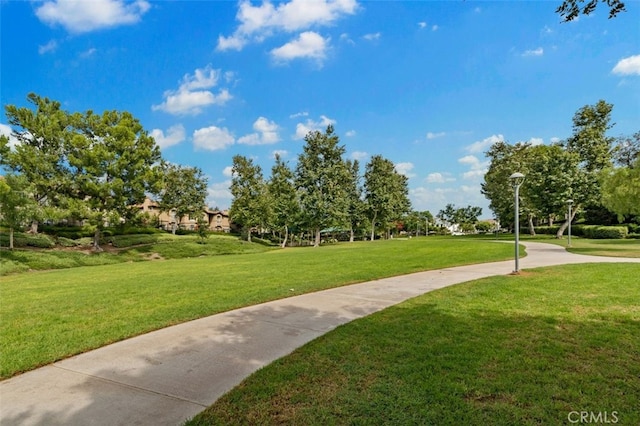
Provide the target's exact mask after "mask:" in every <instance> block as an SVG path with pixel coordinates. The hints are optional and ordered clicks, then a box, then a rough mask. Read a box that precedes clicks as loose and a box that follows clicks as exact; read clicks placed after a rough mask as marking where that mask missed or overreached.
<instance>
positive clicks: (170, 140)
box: [151, 124, 185, 148]
mask: <svg viewBox="0 0 640 426" xmlns="http://www.w3.org/2000/svg"><path fill="white" fill-rule="evenodd" d="M151 136H152V137H153V139H155V140H156V143H157V144H158V146H159V147H160V148H169V147H170V146H173V145H177V144H179V143H180V142H182V141H184V139H185V130H184V126H182V124H176V125H175V126H171V127H169V128H168V129H167V134H166V135H165V134H164V132H163V131H162V130H160V129H153V130H152V131H151Z"/></svg>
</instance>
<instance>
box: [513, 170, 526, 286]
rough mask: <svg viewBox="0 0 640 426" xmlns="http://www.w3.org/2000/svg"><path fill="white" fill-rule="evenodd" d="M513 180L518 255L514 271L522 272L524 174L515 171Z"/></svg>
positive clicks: (516, 255) (516, 250)
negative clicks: (522, 193)
mask: <svg viewBox="0 0 640 426" xmlns="http://www.w3.org/2000/svg"><path fill="white" fill-rule="evenodd" d="M509 179H510V180H511V186H513V189H515V198H514V201H515V203H514V204H515V225H514V228H515V231H516V249H515V252H516V253H515V257H516V269H515V270H514V271H513V272H514V273H516V274H519V273H520V247H519V245H520V206H519V201H520V185H522V182H524V175H523V174H522V173H518V172H516V173H514V174H512V175H511V176H509Z"/></svg>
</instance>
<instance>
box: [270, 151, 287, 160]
mask: <svg viewBox="0 0 640 426" xmlns="http://www.w3.org/2000/svg"><path fill="white" fill-rule="evenodd" d="M276 155H279V156H280V158H286V157H287V156H288V155H289V151H287V150H284V149H276V150H274V151H271V158H272V159H274V160H275V158H276Z"/></svg>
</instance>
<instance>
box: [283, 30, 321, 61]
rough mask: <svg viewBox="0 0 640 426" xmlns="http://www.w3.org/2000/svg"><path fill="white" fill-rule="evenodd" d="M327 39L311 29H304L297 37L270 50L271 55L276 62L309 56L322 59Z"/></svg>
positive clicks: (318, 59)
mask: <svg viewBox="0 0 640 426" xmlns="http://www.w3.org/2000/svg"><path fill="white" fill-rule="evenodd" d="M328 44H329V39H328V38H327V39H325V38H323V37H322V36H321V35H320V34H318V33H316V32H313V31H305V32H303V33H302V34H300V35H299V36H298V38H297V39H295V40H292V41H290V42H289V43H286V44H285V45H283V46H280V47H277V48H275V49H273V50H271V56H272V57H273V58H274V59H275V60H276V61H277V62H286V61H291V60H293V59H297V58H310V59H315V60H317V61H322V60H323V59H324V58H325V56H326V50H327V46H328Z"/></svg>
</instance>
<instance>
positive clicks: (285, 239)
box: [281, 225, 289, 248]
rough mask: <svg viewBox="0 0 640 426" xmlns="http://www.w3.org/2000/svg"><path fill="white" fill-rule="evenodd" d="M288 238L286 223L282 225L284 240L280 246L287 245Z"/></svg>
mask: <svg viewBox="0 0 640 426" xmlns="http://www.w3.org/2000/svg"><path fill="white" fill-rule="evenodd" d="M288 239H289V227H288V226H287V225H285V226H284V240H283V241H282V246H281V247H282V248H285V247H286V246H287V240H288Z"/></svg>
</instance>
